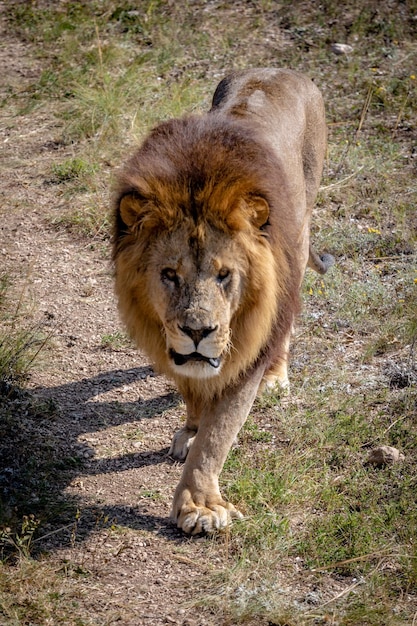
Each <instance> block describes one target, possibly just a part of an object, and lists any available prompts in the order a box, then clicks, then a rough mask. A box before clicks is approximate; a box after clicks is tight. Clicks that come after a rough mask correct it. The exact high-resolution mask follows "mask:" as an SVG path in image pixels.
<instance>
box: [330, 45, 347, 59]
mask: <svg viewBox="0 0 417 626" xmlns="http://www.w3.org/2000/svg"><path fill="white" fill-rule="evenodd" d="M330 49H331V51H332V52H334V53H335V54H338V55H339V56H340V55H341V54H349V53H350V52H353V48H352V46H349V45H348V44H347V43H332V44H330Z"/></svg>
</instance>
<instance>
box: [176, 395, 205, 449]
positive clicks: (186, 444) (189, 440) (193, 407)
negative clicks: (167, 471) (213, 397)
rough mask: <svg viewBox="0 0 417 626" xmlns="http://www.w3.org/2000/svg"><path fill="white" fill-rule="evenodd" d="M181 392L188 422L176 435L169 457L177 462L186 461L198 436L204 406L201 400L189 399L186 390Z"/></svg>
mask: <svg viewBox="0 0 417 626" xmlns="http://www.w3.org/2000/svg"><path fill="white" fill-rule="evenodd" d="M180 391H182V394H183V397H185V404H186V407H187V420H186V422H185V425H184V426H183V427H182V428H180V429H179V430H177V432H176V433H175V434H174V436H173V438H172V442H171V447H170V449H169V452H168V456H171V457H172V458H173V459H176V460H177V461H185V459H186V458H187V455H188V452H189V450H190V448H191V446H192V445H193V443H194V439H195V436H196V434H197V430H198V426H199V423H200V416H201V411H202V406H203V404H202V402H201V400H196V399H195V398H193V397H192V396H191V397H188V394H187V395H186V389H181V390H180Z"/></svg>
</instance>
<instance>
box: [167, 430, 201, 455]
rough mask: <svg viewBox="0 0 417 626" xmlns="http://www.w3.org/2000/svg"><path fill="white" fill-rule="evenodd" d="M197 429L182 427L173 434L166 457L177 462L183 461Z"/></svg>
mask: <svg viewBox="0 0 417 626" xmlns="http://www.w3.org/2000/svg"><path fill="white" fill-rule="evenodd" d="M196 434H197V429H195V428H189V427H188V426H183V427H182V428H180V429H179V430H177V432H176V433H175V434H174V436H173V438H172V442H171V447H170V449H169V452H168V456H171V457H172V458H173V459H176V460H177V461H185V459H186V457H187V454H188V451H189V449H190V448H191V446H192V444H193V442H194V439H195V436H196Z"/></svg>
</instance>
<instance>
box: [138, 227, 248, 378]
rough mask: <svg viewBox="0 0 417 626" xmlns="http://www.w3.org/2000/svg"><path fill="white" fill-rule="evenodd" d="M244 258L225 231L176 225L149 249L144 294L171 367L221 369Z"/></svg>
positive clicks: (191, 373)
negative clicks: (156, 317) (155, 314)
mask: <svg viewBox="0 0 417 626" xmlns="http://www.w3.org/2000/svg"><path fill="white" fill-rule="evenodd" d="M246 270H247V268H246V262H245V259H244V258H243V257H242V255H241V254H240V251H239V248H238V246H237V245H236V243H235V242H234V241H233V239H231V238H230V237H229V236H227V235H225V234H224V233H222V232H220V231H216V230H215V229H214V228H212V227H210V226H207V225H206V226H205V228H204V230H203V229H201V228H200V229H199V232H198V231H197V229H195V227H193V225H192V224H188V225H187V224H186V223H184V224H182V225H181V226H180V227H179V228H178V229H176V230H175V231H174V232H166V233H165V234H164V235H162V236H161V237H160V238H159V240H158V242H157V244H156V245H155V247H154V248H153V250H152V252H151V256H150V259H149V266H148V272H147V281H148V293H149V294H150V298H151V302H152V304H153V306H154V308H155V311H157V312H158V315H159V316H160V318H161V322H162V325H163V330H164V333H165V341H166V353H167V356H168V358H169V361H170V365H171V368H172V370H173V372H175V373H176V374H177V375H180V376H187V377H189V378H209V377H212V376H216V375H218V374H219V373H220V371H221V370H222V367H223V364H224V362H225V359H226V357H227V355H228V354H229V352H230V350H231V349H232V345H233V337H232V329H231V321H232V319H233V318H234V316H235V314H236V311H237V310H238V308H239V303H240V301H241V295H242V292H243V289H244V284H245V275H246Z"/></svg>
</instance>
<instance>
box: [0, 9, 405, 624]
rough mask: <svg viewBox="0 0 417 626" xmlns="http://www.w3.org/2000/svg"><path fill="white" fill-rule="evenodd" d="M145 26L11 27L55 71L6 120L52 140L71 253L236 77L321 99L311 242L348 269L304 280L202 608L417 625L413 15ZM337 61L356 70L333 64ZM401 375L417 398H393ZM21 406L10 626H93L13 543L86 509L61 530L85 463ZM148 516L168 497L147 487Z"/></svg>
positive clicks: (50, 12)
mask: <svg viewBox="0 0 417 626" xmlns="http://www.w3.org/2000/svg"><path fill="white" fill-rule="evenodd" d="M132 6H133V4H132V3H129V2H127V1H124V0H120V1H116V0H104V1H103V2H96V1H94V2H89V3H74V2H70V1H66V0H61V1H60V2H57V3H54V4H53V6H52V5H51V6H48V8H45V7H44V6H43V4H42V3H38V2H32V3H10V4H8V6H7V7H6V19H7V21H8V28H9V29H10V30H11V32H13V33H15V34H16V35H17V36H18V37H20V38H21V39H22V40H23V41H25V42H26V43H28V45H29V46H30V47H31V48H30V49H31V51H32V54H33V57H34V59H36V61H37V62H38V63H39V65H40V66H41V67H42V68H43V70H42V71H41V72H40V73H39V74H38V75H37V77H36V76H35V77H34V78H33V82H32V83H31V84H29V85H27V84H26V86H25V88H24V90H21V89H14V88H12V87H11V88H10V89H9V90H8V91H7V92H6V95H5V96H4V98H3V101H2V102H1V107H2V110H3V111H5V112H6V113H7V114H8V115H9V116H10V117H11V118H12V119H13V123H15V124H18V123H19V119H20V117H23V116H28V115H36V114H37V113H38V112H39V111H43V112H44V113H45V114H47V115H49V116H50V118H51V119H52V120H53V121H54V129H55V130H54V132H56V134H57V136H56V140H57V141H58V142H59V145H60V146H61V147H62V151H63V153H62V154H61V153H60V154H59V155H56V157H55V160H54V161H53V162H51V165H50V171H49V178H48V182H49V183H50V184H54V185H56V188H57V193H58V195H59V196H60V198H62V199H63V202H62V203H59V206H58V208H57V209H55V210H54V212H53V213H52V215H51V216H49V217H48V219H50V221H51V222H52V223H54V224H55V225H56V226H58V227H65V228H67V229H69V230H70V231H71V233H73V234H74V237H80V236H82V237H84V238H87V239H88V240H89V241H92V240H94V241H95V240H97V239H99V240H103V241H104V244H103V245H105V241H106V240H107V239H108V237H109V220H108V213H107V209H106V207H107V206H108V204H109V188H110V187H111V179H112V172H113V170H114V168H115V167H117V166H118V165H119V163H120V162H121V160H122V159H123V158H124V157H125V155H126V154H127V153H129V152H130V150H131V149H133V147H134V145H136V143H137V142H138V141H139V140H140V139H141V138H142V137H143V136H144V134H145V133H146V132H147V130H148V129H149V128H150V127H152V126H153V125H154V124H156V123H157V122H158V121H159V120H162V119H166V118H168V117H171V116H178V115H181V114H183V113H186V112H188V113H189V112H196V111H200V110H203V109H207V108H208V106H209V102H210V96H211V94H212V92H213V89H214V87H215V85H216V84H217V82H218V80H219V79H220V78H221V77H222V76H223V75H224V74H225V73H226V72H227V71H229V70H230V69H232V68H241V67H246V66H257V65H259V66H260V65H266V66H268V65H272V66H278V65H279V66H290V67H293V68H295V69H299V70H301V71H305V72H306V73H308V74H310V75H311V76H313V77H314V79H315V81H316V82H317V84H318V85H319V86H320V88H321V89H322V91H323V94H324V97H325V100H326V109H327V117H328V122H329V151H328V159H327V163H326V167H325V172H324V176H323V181H322V190H321V192H320V194H319V199H318V202H317V211H316V214H315V218H314V223H313V239H314V242H315V247H316V248H317V249H318V250H321V249H326V250H328V251H330V252H332V253H333V254H334V255H335V257H336V260H337V264H336V266H335V267H334V268H332V270H331V271H330V272H329V274H328V275H327V276H326V277H324V278H323V277H319V276H317V275H315V274H313V273H310V272H308V273H307V275H306V279H305V282H304V290H303V299H304V304H305V306H304V311H303V314H302V316H301V320H300V325H299V328H298V330H297V331H296V336H295V338H294V342H293V349H292V364H291V370H290V375H291V385H292V391H291V395H290V396H289V397H288V398H287V397H282V398H279V397H278V396H275V397H269V398H261V399H260V400H259V401H258V402H257V403H256V405H255V407H254V409H253V412H252V417H251V419H250V420H248V422H247V424H246V426H245V429H244V430H243V432H242V433H241V435H240V445H239V447H238V448H236V449H234V450H233V451H232V452H231V454H230V455H229V458H228V460H227V464H226V467H225V470H224V473H223V475H222V486H223V489H224V490H225V492H226V494H227V496H228V497H229V498H230V499H231V500H232V501H233V502H234V503H235V504H236V505H238V506H239V507H240V508H241V509H242V510H243V511H244V512H245V514H246V517H245V519H244V520H243V521H242V522H238V523H235V525H234V526H233V529H232V530H231V532H230V533H228V534H227V535H226V536H225V537H223V538H220V539H217V540H207V541H208V542H210V541H213V542H214V541H218V542H219V543H220V546H217V544H214V545H215V546H216V547H218V549H219V550H220V549H222V550H225V551H226V552H227V567H225V568H224V571H222V572H220V573H218V574H216V575H212V574H210V575H207V576H205V577H203V581H202V582H201V583H199V589H200V592H199V593H197V591H196V592H195V596H196V600H195V602H196V604H197V605H198V606H200V607H202V608H201V610H202V611H203V612H205V615H212V614H213V615H214V617H213V619H214V618H215V619H216V620H217V621H216V622H215V623H224V624H239V623H243V624H244V623H245V622H246V623H250V624H254V623H256V624H267V623H269V624H276V625H277V626H278V625H281V626H284V625H287V626H290V625H291V626H303V625H304V624H306V625H310V624H311V625H312V624H338V625H339V626H359V625H361V626H366V625H370V626H371V625H372V626H380V625H381V624H384V625H387V626H397V625H398V626H399V625H400V624H401V625H402V624H413V623H414V622H415V619H416V618H415V615H416V611H417V599H416V598H417V553H416V548H415V537H416V534H417V516H416V510H417V501H416V493H417V486H416V484H415V475H416V470H417V468H416V460H415V450H416V445H417V430H416V424H415V414H416V406H417V404H416V403H417V394H416V386H415V377H414V376H415V372H416V365H415V343H416V339H417V314H416V311H417V272H416V269H415V268H416V262H415V261H416V244H417V242H416V233H417V213H416V210H415V206H416V198H417V186H416V176H415V168H416V161H415V133H414V127H415V119H416V113H417V108H416V95H417V77H416V76H417V46H416V43H415V41H416V29H417V23H416V20H415V12H416V11H415V7H413V5H412V3H400V2H394V4H393V3H392V2H388V1H382V2H379V3H371V2H351V1H350V0H349V1H347V2H345V3H344V4H343V6H341V5H340V3H339V4H338V3H336V2H335V1H334V0H325V1H324V2H321V3H320V6H319V5H318V4H316V3H309V2H299V3H293V2H290V1H289V0H284V1H283V2H281V3H279V4H278V3H276V2H273V1H270V0H264V1H262V2H258V3H247V2H238V3H227V2H224V3H221V2H220V3H209V4H207V3H204V2H199V1H198V2H187V1H184V2H177V3H167V2H162V0H146V1H144V0H141V1H140V2H136V3H134V8H132ZM335 42H340V43H348V44H350V45H352V46H353V52H352V53H350V54H349V55H345V56H336V55H334V54H333V53H332V51H331V47H330V44H331V43H335ZM6 287H7V282H6V280H5V279H4V280H3V279H2V282H0V310H1V315H2V319H1V326H0V380H2V381H7V384H8V385H9V384H10V383H13V382H15V381H18V380H22V376H23V377H24V375H25V374H26V373H27V371H28V368H29V366H31V365H32V364H33V362H34V361H33V358H34V356H35V355H36V353H37V351H38V350H39V348H40V347H41V345H42V340H40V339H39V334H38V332H37V330H36V331H34V329H33V328H29V329H27V327H26V326H25V325H24V324H23V326H22V323H21V322H22V320H21V317H20V316H19V315H18V316H17V317H16V316H15V315H14V310H15V307H16V305H14V307H13V306H12V307H11V305H10V304H7V305H6V303H5V295H6V291H7V289H6ZM18 308H19V307H18ZM124 346H125V338H124V337H123V336H119V335H118V334H115V335H108V336H107V335H106V336H104V337H103V338H102V347H103V348H105V349H109V350H117V349H119V348H123V347H124ZM394 366H396V367H398V368H400V369H401V371H403V372H405V378H404V380H409V381H410V384H406V385H404V386H403V387H401V386H398V385H397V384H396V383H395V380H394V378H393V376H392V375H390V374H389V367H394ZM387 368H388V369H387ZM407 374H409V378H408V379H407ZM413 377H414V378H413ZM413 381H414V382H413ZM8 388H9V387H8ZM19 402H20V403H21V404H20V408H19V411H20V413H19V415H20V417H18V419H16V417H15V415H16V413H15V410H16V407H15V406H10V405H9V406H7V408H6V409H3V411H4V412H3V413H0V415H1V418H2V429H3V430H2V432H3V433H4V436H6V434H7V433H9V432H10V429H12V428H15V431H16V437H17V438H19V437H20V438H22V437H23V435H22V432H27V433H28V437H29V439H28V440H30V438H31V436H32V437H33V440H34V441H36V442H37V444H38V445H39V446H40V448H41V451H42V458H43V464H42V465H41V467H40V468H38V471H39V473H40V475H41V481H40V482H39V483H38V484H34V483H31V481H30V480H29V481H28V482H27V483H26V484H27V490H26V491H25V490H24V492H23V493H20V494H19V493H18V490H17V488H16V489H15V490H14V491H13V493H12V496H13V498H14V501H13V506H14V510H13V511H12V512H11V511H10V510H7V509H6V507H4V508H3V519H2V520H1V521H2V522H4V523H6V522H7V520H8V519H9V521H10V519H11V520H12V522H13V530H12V531H11V534H9V533H6V534H7V536H5V537H4V539H5V540H7V541H6V543H7V542H8V543H7V545H8V549H9V548H12V547H13V546H11V545H10V541H12V543H13V542H15V543H16V541H17V540H18V538H21V536H23V543H24V542H25V541H26V544H25V543H24V547H25V551H26V552H25V554H24V555H23V558H22V559H21V560H20V561H19V562H18V563H17V564H16V565H14V566H13V567H11V566H10V565H9V563H8V562H7V563H5V564H3V565H2V566H1V567H2V570H0V590H1V592H2V593H3V598H5V599H4V600H1V601H0V621H1V618H2V617H3V614H4V615H6V617H7V619H9V622H7V623H8V624H18V623H29V622H31V623H46V620H47V619H49V620H51V619H52V620H54V619H55V621H56V623H60V621H59V620H61V621H62V622H63V623H65V619H68V618H67V614H68V610H67V608H66V607H68V606H69V605H68V603H70V602H75V605H74V606H75V609H74V611H75V613H74V615H76V616H77V619H79V623H80V624H81V623H90V621H89V618H88V616H86V615H85V612H84V613H83V611H82V608H79V607H78V606H77V605H76V600H74V599H73V596H76V593H77V589H78V584H79V581H78V578H77V576H76V575H75V574H74V572H73V571H72V570H71V568H68V571H66V572H62V571H59V572H57V571H54V570H53V568H51V567H50V566H49V565H48V563H47V562H45V561H42V560H40V561H32V560H31V559H30V558H28V554H30V550H31V548H32V543H31V541H32V536H30V537H29V535H28V534H27V533H26V534H25V533H23V535H22V528H21V526H22V519H24V518H23V516H24V515H26V516H28V514H29V515H30V514H33V515H34V516H35V517H34V519H35V520H38V517H37V515H38V513H40V512H41V513H45V511H46V512H49V514H51V511H52V512H55V511H56V515H57V516H58V517H59V516H62V518H63V519H66V520H67V521H68V519H74V515H75V512H74V506H73V503H72V505H71V506H70V507H69V509H68V511H65V510H63V509H62V507H63V504H62V503H61V504H59V503H57V502H54V494H51V493H50V492H49V491H48V487H47V482H48V481H47V479H48V475H49V473H50V472H54V471H57V468H58V469H60V470H61V471H63V472H64V473H65V472H66V471H68V472H69V471H70V470H71V468H74V467H77V466H78V464H79V463H80V459H78V458H75V457H69V456H68V455H67V454H66V452H65V450H60V448H59V445H60V441H59V438H57V439H56V440H55V439H54V441H50V440H48V437H47V434H48V428H47V420H48V419H50V420H54V419H55V417H56V415H55V409H54V407H51V406H49V407H45V406H42V407H39V406H35V405H34V404H33V402H31V401H30V400H19ZM35 404H36V403H35ZM151 410H152V411H153V407H151ZM36 416H38V417H39V416H41V417H42V418H43V420H45V419H46V422H45V421H42V420H41V422H42V423H41V424H40V422H39V421H37V419H36ZM45 424H46V425H45ZM28 440H27V439H26V438H23V439H19V441H21V444H22V445H21V446H20V448H21V450H26V452H25V453H24V454H23V453H22V463H21V466H20V470H19V471H22V472H27V471H32V470H33V469H34V468H36V467H37V462H38V460H39V458H38V457H39V455H37V454H34V453H33V451H32V450H27V446H26V448H25V443H27V441H28ZM376 445H392V446H394V447H397V448H398V449H400V450H401V451H402V452H403V453H404V455H405V460H404V462H403V463H401V464H400V465H394V466H387V467H383V468H374V467H372V466H369V465H367V463H366V460H367V457H368V453H369V450H370V449H371V448H372V447H373V446H376ZM12 461H13V459H11V460H10V462H12ZM23 467H24V468H25V469H23ZM36 490H38V491H36ZM34 491H35V492H36V493H35V495H36V498H35V499H34V501H33V502H31V501H30V497H32V496H31V494H33V493H34ZM140 495H141V496H142V497H143V498H145V497H146V498H148V499H150V500H152V499H157V498H159V496H160V494H159V492H158V491H153V490H146V488H144V489H143V490H142V491H141V492H140ZM13 498H12V499H13ZM25 499H26V500H25ZM25 501H27V502H29V504H30V507H31V510H30V511H28V510H27V507H26V508H25V504H24V503H25ZM0 504H1V503H0ZM46 516H47V514H46ZM27 519H32V518H28V517H27ZM19 533H20V534H19ZM29 534H30V533H29ZM29 539H30V540H29ZM19 540H20V539H19ZM18 552H19V551H18ZM70 570H71V571H70ZM42 576H45V577H46V579H48V577H49V581H50V585H49V586H50V589H51V591H49V590H47V589H46V588H45V586H43V583H42V582H39V584H37V585H35V587H34V590H32V592H31V593H30V594H29V591H28V588H27V585H26V586H25V583H24V581H25V580H26V579H27V580H31V581H32V583H33V581H35V580H40V581H42ZM283 580H284V581H287V583H286V586H284V585H283V583H282V581H283ZM62 585H64V587H62ZM294 590H295V591H294ZM297 590H299V591H297ZM51 594H52V595H51ZM54 594H55V595H54ZM15 596H16V598H17V599H14V598H15ZM1 602H2V603H3V604H1ZM1 611H3V614H2V613H1ZM74 619H75V618H74ZM42 620H43V621H42ZM83 620H84V621H83ZM74 623H75V622H74Z"/></svg>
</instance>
